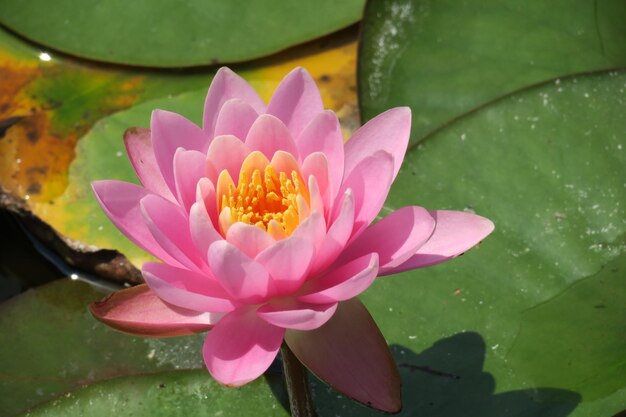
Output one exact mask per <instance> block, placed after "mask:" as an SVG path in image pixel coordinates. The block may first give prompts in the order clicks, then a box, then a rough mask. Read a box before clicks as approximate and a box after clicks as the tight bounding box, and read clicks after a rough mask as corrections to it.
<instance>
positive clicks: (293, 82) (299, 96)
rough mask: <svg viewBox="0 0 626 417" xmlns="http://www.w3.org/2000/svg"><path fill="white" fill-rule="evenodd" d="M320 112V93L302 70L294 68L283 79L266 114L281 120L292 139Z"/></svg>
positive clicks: (321, 107)
mask: <svg viewBox="0 0 626 417" xmlns="http://www.w3.org/2000/svg"><path fill="white" fill-rule="evenodd" d="M322 111H324V105H323V104H322V97H321V96H320V92H319V90H318V89H317V86H316V85H315V81H314V80H313V78H311V76H310V75H309V73H308V72H307V71H306V70H305V69H304V68H296V69H294V70H292V71H291V72H290V73H289V74H287V76H286V77H285V78H283V80H282V81H281V82H280V84H279V85H278V87H277V88H276V91H275V92H274V95H273V96H272V99H271V100H270V104H269V105H268V106H267V113H268V114H272V115H274V116H276V117H278V118H279V119H280V120H282V121H283V123H285V125H287V127H288V128H289V131H290V132H291V134H292V135H293V137H298V136H299V135H300V132H302V130H303V129H304V128H305V127H306V126H307V125H308V124H309V123H311V121H312V120H313V118H314V117H315V116H316V115H317V114H318V113H320V112H322Z"/></svg>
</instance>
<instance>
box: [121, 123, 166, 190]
mask: <svg viewBox="0 0 626 417" xmlns="http://www.w3.org/2000/svg"><path fill="white" fill-rule="evenodd" d="M124 145H125V146H126V153H128V158H129V159H130V163H131V164H132V165H133V168H134V169H135V172H136V173H137V177H138V178H139V181H141V183H142V184H143V186H144V187H146V188H147V189H148V190H150V191H152V192H153V193H155V194H158V195H161V196H163V197H165V198H167V199H168V200H170V201H175V199H174V196H173V195H172V192H171V191H170V189H169V188H168V186H167V184H166V183H165V180H164V179H163V175H161V170H160V169H159V166H158V165H157V161H156V157H155V156H154V150H153V149H152V140H151V139H150V129H145V128H142V127H131V128H130V129H127V130H126V132H124Z"/></svg>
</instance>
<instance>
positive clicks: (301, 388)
mask: <svg viewBox="0 0 626 417" xmlns="http://www.w3.org/2000/svg"><path fill="white" fill-rule="evenodd" d="M280 352H281V354H282V357H283V370H284V374H285V385H286V386H287V395H288V396H289V408H291V417H317V414H316V413H315V407H313V399H312V398H311V391H310V390H309V380H308V377H307V370H306V368H305V367H304V365H302V363H301V362H300V361H299V360H298V358H296V355H294V354H293V352H292V351H291V349H289V346H287V344H286V343H283V345H282V346H281V348H280Z"/></svg>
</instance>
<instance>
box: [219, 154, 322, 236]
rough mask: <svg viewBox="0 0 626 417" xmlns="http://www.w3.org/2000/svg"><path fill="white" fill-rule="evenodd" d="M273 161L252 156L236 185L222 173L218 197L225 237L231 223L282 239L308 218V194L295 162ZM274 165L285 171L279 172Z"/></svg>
mask: <svg viewBox="0 0 626 417" xmlns="http://www.w3.org/2000/svg"><path fill="white" fill-rule="evenodd" d="M286 155H288V156H286ZM276 159H277V158H276V157H275V158H274V159H273V160H272V163H270V162H269V161H268V160H267V159H266V158H265V157H264V156H263V155H262V154H260V153H258V152H253V153H251V154H250V155H249V156H248V158H246V160H245V161H244V163H243V164H242V167H241V171H240V173H239V181H238V183H237V185H235V184H234V182H233V181H232V179H231V177H230V175H229V174H228V172H227V171H226V170H224V171H222V173H221V174H220V177H219V179H218V190H217V191H218V195H217V197H218V211H219V213H220V222H219V223H220V229H221V232H222V233H223V234H224V236H225V235H226V232H227V231H228V228H229V227H230V226H231V225H232V224H233V223H235V222H244V223H247V224H252V225H255V226H257V227H260V228H261V229H263V230H266V231H267V232H268V233H270V235H272V236H273V237H274V238H276V239H282V238H285V237H287V236H289V235H290V234H291V233H292V232H293V231H294V230H295V229H296V227H298V225H299V224H300V222H301V221H302V220H303V219H304V218H306V217H308V215H309V206H310V196H309V191H308V189H307V187H306V185H305V184H304V181H303V180H302V176H301V174H300V170H299V167H298V166H297V163H296V161H295V160H293V157H292V156H291V155H289V154H286V153H282V154H281V155H279V156H278V160H276ZM275 160H276V161H275ZM275 165H278V167H279V168H283V169H285V168H286V169H285V170H278V169H277V168H275ZM290 168H291V169H290Z"/></svg>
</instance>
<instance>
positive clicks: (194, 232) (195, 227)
mask: <svg viewBox="0 0 626 417" xmlns="http://www.w3.org/2000/svg"><path fill="white" fill-rule="evenodd" d="M189 233H190V234H191V240H192V241H193V243H194V245H195V246H196V249H197V250H198V252H199V253H200V254H206V253H207V252H208V250H209V246H211V244H212V243H213V242H215V241H216V240H222V239H223V237H222V235H221V234H220V233H219V232H218V231H217V230H216V229H215V225H214V224H213V221H212V220H211V218H210V217H209V214H208V213H207V209H206V207H205V206H204V202H203V201H202V200H199V201H198V202H197V203H194V204H193V205H192V206H191V209H190V210H189Z"/></svg>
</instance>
